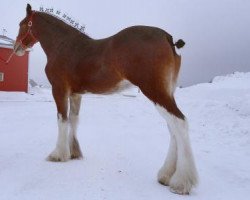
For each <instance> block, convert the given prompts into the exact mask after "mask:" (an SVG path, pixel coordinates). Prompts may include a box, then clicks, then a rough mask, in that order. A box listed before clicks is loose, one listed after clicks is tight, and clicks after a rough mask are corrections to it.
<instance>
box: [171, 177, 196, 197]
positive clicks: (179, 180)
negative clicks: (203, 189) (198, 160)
mask: <svg viewBox="0 0 250 200" xmlns="http://www.w3.org/2000/svg"><path fill="white" fill-rule="evenodd" d="M197 182H198V178H197V176H196V175H195V174H194V175H193V176H189V175H180V174H178V173H175V174H174V175H173V176H172V177H171V179H170V182H169V186H170V191H171V192H173V193H175V194H181V195H187V194H189V193H190V192H191V189H192V188H193V187H194V186H195V185H196V184H197Z"/></svg>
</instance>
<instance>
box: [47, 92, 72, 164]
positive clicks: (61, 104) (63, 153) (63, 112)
mask: <svg viewBox="0 0 250 200" xmlns="http://www.w3.org/2000/svg"><path fill="white" fill-rule="evenodd" d="M52 93H53V97H54V99H55V102H56V106H57V121H58V138H57V143H56V148H55V150H54V151H52V153H51V154H50V155H49V156H48V158H47V160H49V161H55V162H60V161H62V162H65V161H67V160H69V159H70V148H69V138H68V137H69V136H68V93H67V91H64V90H63V89H61V88H54V87H53V88H52Z"/></svg>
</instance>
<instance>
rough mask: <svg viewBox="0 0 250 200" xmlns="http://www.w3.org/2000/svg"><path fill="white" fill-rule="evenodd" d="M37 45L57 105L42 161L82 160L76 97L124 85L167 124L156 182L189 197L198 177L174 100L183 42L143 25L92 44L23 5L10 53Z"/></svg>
mask: <svg viewBox="0 0 250 200" xmlns="http://www.w3.org/2000/svg"><path fill="white" fill-rule="evenodd" d="M37 42H40V44H41V46H42V48H43V50H44V52H45V54H46V56H47V64H46V67H45V72H46V75H47V77H48V80H49V82H50V83H51V85H52V95H53V97H54V99H55V103H56V106H57V119H58V138H57V144H56V148H55V150H54V151H52V153H51V154H50V155H49V156H48V158H47V159H48V160H49V161H67V160H69V159H80V158H82V153H81V150H80V146H79V143H78V140H77V124H78V118H79V110H80V105H81V94H84V93H86V92H90V93H95V94H103V93H109V92H114V91H116V90H117V89H119V85H120V83H121V82H122V81H123V80H127V81H129V82H131V83H132V84H134V85H136V86H138V87H139V88H140V90H141V91H142V92H143V94H144V95H145V96H146V97H148V99H150V100H151V101H152V102H153V103H154V104H155V105H156V108H157V109H158V110H159V112H160V114H161V115H162V116H163V117H164V118H165V120H166V122H167V125H168V129H169V132H170V145H169V150H168V154H167V157H166V160H165V162H164V164H163V166H162V168H161V169H160V170H159V173H158V181H159V183H161V184H163V185H168V186H170V190H171V191H172V192H174V193H178V194H189V192H190V191H191V189H192V187H193V186H195V185H196V184H197V182H198V176H197V171H196V167H195V163H194V159H193V154H192V149H191V145H190V141H189V135H188V123H187V120H186V118H185V116H184V115H183V113H182V112H181V111H180V110H179V108H178V107H177V105H176V102H175V99H174V91H175V88H176V81H177V76H178V73H179V69H180V65H181V57H180V56H179V55H178V54H177V53H176V50H175V47H177V48H181V47H182V46H184V44H185V43H184V41H183V40H178V41H177V42H176V43H174V42H173V39H172V36H171V35H169V34H168V33H167V32H165V31H164V30H161V29H159V28H156V27H149V26H133V27H129V28H126V29H124V30H122V31H120V32H119V33H117V34H115V35H113V36H111V37H108V38H106V39H99V40H95V39H92V38H90V37H89V36H87V35H86V34H84V33H81V32H80V31H79V30H77V29H75V28H73V27H71V26H70V25H68V24H66V23H65V22H63V21H62V20H60V19H58V18H57V17H55V16H52V15H50V14H47V13H44V12H38V11H33V10H32V8H31V6H30V5H29V4H28V5H27V8H26V17H25V18H24V19H23V20H22V21H21V22H20V28H19V33H18V36H17V38H16V42H15V45H14V52H15V54H16V55H18V56H22V55H23V54H24V52H25V49H27V48H30V47H32V46H33V45H34V44H35V43H37ZM68 104H69V105H68ZM68 106H69V112H68Z"/></svg>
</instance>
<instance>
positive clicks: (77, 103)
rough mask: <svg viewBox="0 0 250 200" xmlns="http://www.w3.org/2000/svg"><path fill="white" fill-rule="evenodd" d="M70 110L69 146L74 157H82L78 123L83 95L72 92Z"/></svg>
mask: <svg viewBox="0 0 250 200" xmlns="http://www.w3.org/2000/svg"><path fill="white" fill-rule="evenodd" d="M69 99H70V111H69V126H70V131H69V147H70V154H71V158H72V159H81V158H82V152H81V148H80V145H79V143H78V140H77V125H78V121H79V111H80V107H81V99H82V97H81V95H80V94H72V95H71V96H70V98H69Z"/></svg>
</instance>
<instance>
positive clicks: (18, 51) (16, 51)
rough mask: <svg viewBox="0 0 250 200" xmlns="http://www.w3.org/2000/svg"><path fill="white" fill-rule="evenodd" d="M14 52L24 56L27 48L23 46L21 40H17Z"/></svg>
mask: <svg viewBox="0 0 250 200" xmlns="http://www.w3.org/2000/svg"><path fill="white" fill-rule="evenodd" d="M14 52H15V54H16V55H17V56H23V55H24V54H25V49H23V48H22V46H21V44H20V42H15V44H14Z"/></svg>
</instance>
